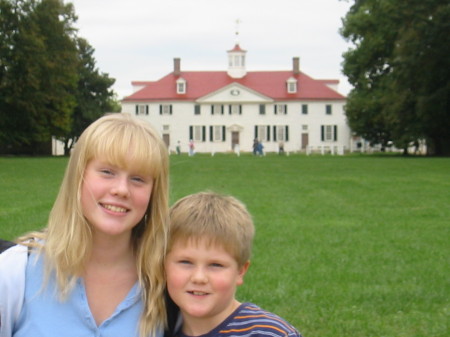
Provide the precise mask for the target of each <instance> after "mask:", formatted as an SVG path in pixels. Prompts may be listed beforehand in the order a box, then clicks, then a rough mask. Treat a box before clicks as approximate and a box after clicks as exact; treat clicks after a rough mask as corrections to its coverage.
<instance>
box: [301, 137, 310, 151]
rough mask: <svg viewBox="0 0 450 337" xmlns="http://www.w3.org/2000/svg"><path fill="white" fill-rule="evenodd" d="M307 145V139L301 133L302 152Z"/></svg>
mask: <svg viewBox="0 0 450 337" xmlns="http://www.w3.org/2000/svg"><path fill="white" fill-rule="evenodd" d="M308 143H309V137H308V134H307V133H302V150H305V149H306V147H307V146H308Z"/></svg>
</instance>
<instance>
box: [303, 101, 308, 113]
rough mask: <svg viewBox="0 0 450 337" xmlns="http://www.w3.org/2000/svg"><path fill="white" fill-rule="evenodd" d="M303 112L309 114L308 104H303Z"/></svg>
mask: <svg viewBox="0 0 450 337" xmlns="http://www.w3.org/2000/svg"><path fill="white" fill-rule="evenodd" d="M302 114H303V115H307V114H308V104H302Z"/></svg>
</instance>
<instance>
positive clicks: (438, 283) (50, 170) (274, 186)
mask: <svg viewBox="0 0 450 337" xmlns="http://www.w3.org/2000/svg"><path fill="white" fill-rule="evenodd" d="M66 162H67V159H65V158H0V237H3V238H7V239H11V238H13V237H15V236H16V235H19V234H21V233H23V232H25V231H28V230H31V229H38V228H40V227H42V226H43V225H44V224H45V220H46V217H47V215H48V211H49V209H50V207H51V204H52V202H53V199H54V197H55V195H56V193H57V189H58V186H59V184H60V181H61V178H62V175H63V171H64V167H65V164H66ZM205 189H209V190H214V191H217V192H222V193H228V194H232V195H234V196H236V197H238V198H239V199H241V200H242V201H243V202H244V203H245V204H246V205H247V206H248V209H249V210H250V211H251V213H252V214H253V217H254V221H255V224H256V228H257V234H256V238H255V243H254V249H253V252H254V255H253V258H252V266H251V268H250V271H249V273H248V274H247V277H246V282H245V284H244V285H243V286H242V287H241V288H240V289H239V292H238V296H239V299H240V300H241V301H252V302H255V303H257V304H259V305H260V306H262V307H263V308H265V309H267V310H270V311H273V312H275V313H277V314H279V315H280V316H283V317H285V318H286V319H287V320H289V321H290V322H291V323H293V324H294V325H295V326H297V327H298V328H299V330H300V331H301V332H302V333H303V334H304V336H305V337H313V336H314V337H319V336H320V337H337V336H345V337H347V336H349V337H358V336H361V337H367V336H374V337H382V336H383V337H388V336H389V337H406V336H408V337H413V336H417V337H419V336H427V337H429V336H442V337H444V336H449V335H450V329H449V322H450V276H449V275H450V263H449V258H450V254H449V253H450V244H449V243H450V240H449V239H450V220H449V219H450V158H403V157H397V156H343V157H340V156H319V155H316V156H310V157H307V156H303V155H291V156H278V155H268V156H266V157H253V156H251V155H241V157H236V156H233V155H224V154H216V156H214V157H211V156H209V155H196V156H194V157H192V158H191V157H187V156H185V155H181V156H172V157H171V203H173V202H174V201H175V200H176V199H178V198H180V197H182V196H184V195H186V194H190V193H194V192H197V191H201V190H205Z"/></svg>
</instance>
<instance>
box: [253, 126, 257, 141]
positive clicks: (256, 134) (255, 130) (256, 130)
mask: <svg viewBox="0 0 450 337" xmlns="http://www.w3.org/2000/svg"><path fill="white" fill-rule="evenodd" d="M254 139H258V125H255V137H254Z"/></svg>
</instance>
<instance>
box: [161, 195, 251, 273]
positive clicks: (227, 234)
mask: <svg viewBox="0 0 450 337" xmlns="http://www.w3.org/2000/svg"><path fill="white" fill-rule="evenodd" d="M254 233H255V228H254V224H253V220H252V217H251V215H250V213H249V212H248V211H247V208H246V207H245V205H244V204H243V203H242V202H241V201H239V200H238V199H236V198H234V197H232V196H227V195H220V194H218V193H215V192H209V191H207V192H199V193H195V194H191V195H188V196H186V197H184V198H181V199H180V200H178V201H177V202H176V203H175V204H174V205H173V206H172V207H171V209H170V239H169V244H168V247H167V250H168V252H169V251H170V250H171V249H172V246H173V245H174V243H175V242H181V243H182V244H186V243H188V242H194V243H197V242H198V241H200V240H202V239H205V238H206V239H207V240H208V242H209V244H211V245H216V244H219V245H222V246H223V248H224V249H225V250H226V251H227V252H228V253H229V254H231V255H232V256H233V257H234V259H235V260H236V262H237V263H238V265H239V267H242V266H243V265H244V264H245V263H246V262H247V261H249V260H250V256H251V250H252V241H253V237H254Z"/></svg>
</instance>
